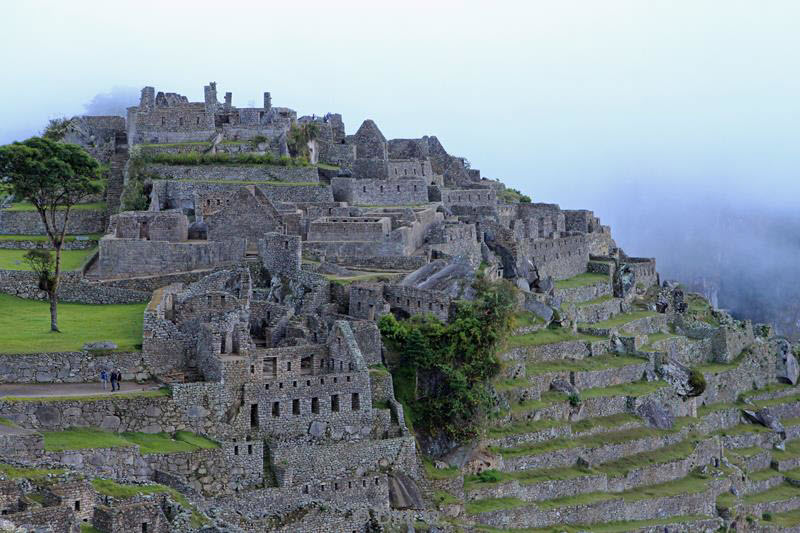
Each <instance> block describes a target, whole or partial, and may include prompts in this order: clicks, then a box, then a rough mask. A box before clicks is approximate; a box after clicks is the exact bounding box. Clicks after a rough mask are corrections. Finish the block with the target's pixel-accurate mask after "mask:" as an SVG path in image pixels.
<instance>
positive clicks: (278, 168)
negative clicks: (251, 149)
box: [144, 164, 319, 183]
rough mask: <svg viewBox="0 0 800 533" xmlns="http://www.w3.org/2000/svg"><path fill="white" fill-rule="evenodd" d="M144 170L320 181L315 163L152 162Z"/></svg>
mask: <svg viewBox="0 0 800 533" xmlns="http://www.w3.org/2000/svg"><path fill="white" fill-rule="evenodd" d="M144 172H146V173H147V174H155V175H157V176H159V177H161V178H163V179H168V180H188V181H218V180H224V181H229V180H231V181H233V180H241V181H287V182H301V183H317V182H319V173H318V172H317V167H315V166H311V165H308V166H303V167H289V166H282V165H162V164H149V165H147V166H146V167H145V169H144Z"/></svg>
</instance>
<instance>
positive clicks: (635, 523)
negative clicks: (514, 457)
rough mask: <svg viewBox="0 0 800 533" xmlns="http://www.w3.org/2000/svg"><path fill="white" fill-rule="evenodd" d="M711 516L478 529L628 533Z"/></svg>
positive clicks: (489, 531) (492, 532) (512, 532)
mask: <svg viewBox="0 0 800 533" xmlns="http://www.w3.org/2000/svg"><path fill="white" fill-rule="evenodd" d="M709 518H711V517H708V516H701V515H682V516H670V517H666V518H656V519H653V520H631V521H628V522H622V521H614V522H605V523H603V524H590V525H580V524H574V525H571V524H559V525H558V526H553V527H547V528H535V529H531V528H522V529H517V528H514V529H498V528H494V527H487V526H478V527H477V531H481V532H484V533H585V532H588V531H591V532H592V533H628V532H630V531H639V530H641V529H645V528H655V527H656V526H662V525H669V524H688V523H691V522H697V521H700V520H708V519H709Z"/></svg>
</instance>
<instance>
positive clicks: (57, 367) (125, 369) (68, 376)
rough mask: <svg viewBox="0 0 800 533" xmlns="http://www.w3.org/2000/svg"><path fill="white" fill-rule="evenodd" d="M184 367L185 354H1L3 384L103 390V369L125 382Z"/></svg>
mask: <svg viewBox="0 0 800 533" xmlns="http://www.w3.org/2000/svg"><path fill="white" fill-rule="evenodd" d="M182 367H183V356H182V354H166V353H158V354H157V355H155V354H146V353H143V352H118V353H111V354H108V355H92V354H90V353H88V352H50V353H34V354H14V355H4V354H0V383H87V382H97V392H98V394H102V392H103V391H102V389H101V387H100V371H101V370H102V369H106V370H109V371H110V370H111V369H114V368H116V369H118V370H120V371H121V372H122V375H123V379H125V380H134V379H137V380H142V379H148V378H150V377H152V376H155V375H159V374H166V373H168V372H170V371H173V370H178V369H181V368H182Z"/></svg>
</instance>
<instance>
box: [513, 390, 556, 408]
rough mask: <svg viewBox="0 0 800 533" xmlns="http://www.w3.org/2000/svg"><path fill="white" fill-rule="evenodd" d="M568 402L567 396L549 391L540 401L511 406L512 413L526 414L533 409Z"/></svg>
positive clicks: (544, 393)
mask: <svg viewBox="0 0 800 533" xmlns="http://www.w3.org/2000/svg"><path fill="white" fill-rule="evenodd" d="M565 401H567V395H566V394H564V393H563V392H557V391H547V392H543V393H542V395H541V397H540V399H538V400H528V401H527V402H522V403H516V404H512V405H511V412H512V413H524V412H526V411H531V410H533V409H543V408H545V407H550V406H551V405H555V404H557V403H560V402H565Z"/></svg>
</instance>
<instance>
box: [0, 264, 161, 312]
mask: <svg viewBox="0 0 800 533" xmlns="http://www.w3.org/2000/svg"><path fill="white" fill-rule="evenodd" d="M0 292H4V293H6V294H13V295H14V296H18V297H20V298H26V299H29V300H47V293H46V292H45V291H43V290H40V289H39V280H38V278H37V276H36V274H35V273H34V272H29V271H26V270H0ZM149 297H150V293H149V291H146V290H142V291H140V290H134V289H128V288H124V287H117V286H113V285H110V284H104V283H98V282H94V281H90V280H87V279H85V278H83V275H82V274H81V273H80V272H64V273H62V274H61V282H60V283H59V285H58V299H59V301H62V302H77V303H86V304H129V303H139V302H145V301H147V300H148V299H149Z"/></svg>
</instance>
